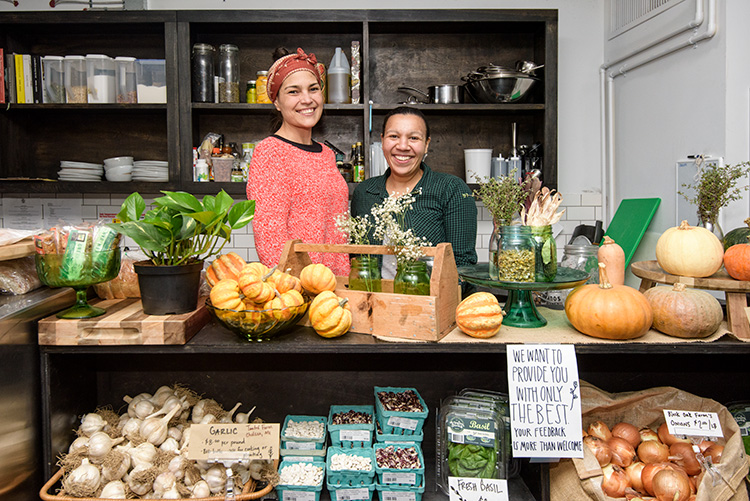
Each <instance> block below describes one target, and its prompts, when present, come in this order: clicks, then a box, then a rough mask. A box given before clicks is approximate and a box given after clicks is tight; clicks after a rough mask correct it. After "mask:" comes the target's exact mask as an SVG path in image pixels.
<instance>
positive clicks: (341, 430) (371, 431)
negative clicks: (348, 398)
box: [328, 405, 375, 448]
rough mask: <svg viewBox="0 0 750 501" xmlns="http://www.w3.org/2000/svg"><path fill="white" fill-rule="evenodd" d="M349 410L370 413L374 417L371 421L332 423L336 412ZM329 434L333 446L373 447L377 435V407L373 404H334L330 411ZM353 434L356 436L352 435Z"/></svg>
mask: <svg viewBox="0 0 750 501" xmlns="http://www.w3.org/2000/svg"><path fill="white" fill-rule="evenodd" d="M348 411H355V412H362V413H365V414H369V415H370V416H371V417H372V419H371V420H370V423H362V424H332V423H333V415H334V414H339V413H342V412H344V413H345V412H348ZM328 434H329V435H330V436H331V445H332V446H333V447H349V448H351V447H372V441H373V438H374V435H375V407H373V406H372V405H332V406H331V410H330V411H329V413H328ZM342 434H343V435H342ZM352 434H353V435H355V436H354V437H352V436H351V435H352Z"/></svg>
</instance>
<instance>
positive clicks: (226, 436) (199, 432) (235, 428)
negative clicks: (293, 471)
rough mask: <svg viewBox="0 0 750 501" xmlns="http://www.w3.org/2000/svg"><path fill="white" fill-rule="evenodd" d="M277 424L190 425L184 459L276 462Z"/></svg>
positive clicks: (277, 456)
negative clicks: (186, 452)
mask: <svg viewBox="0 0 750 501" xmlns="http://www.w3.org/2000/svg"><path fill="white" fill-rule="evenodd" d="M280 428H281V427H280V425H279V423H253V424H193V425H190V442H189V444H188V458H189V459H195V460H200V459H204V460H208V459H235V460H240V459H242V460H250V459H278V458H279V430H280Z"/></svg>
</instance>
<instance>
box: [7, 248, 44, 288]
mask: <svg viewBox="0 0 750 501" xmlns="http://www.w3.org/2000/svg"><path fill="white" fill-rule="evenodd" d="M41 286H42V282H41V281H40V280H39V276H38V275H37V273H36V266H35V264H34V256H26V257H22V258H19V259H11V260H9V261H0V294H12V295H19V294H26V293H27V292H31V291H33V290H34V289H38V288H39V287H41Z"/></svg>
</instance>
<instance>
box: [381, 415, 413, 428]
mask: <svg viewBox="0 0 750 501" xmlns="http://www.w3.org/2000/svg"><path fill="white" fill-rule="evenodd" d="M418 424H419V421H417V420H416V419H410V418H405V417H399V416H391V417H389V418H388V426H393V427H394V428H403V429H405V430H412V431H414V430H416V429H417V425H418Z"/></svg>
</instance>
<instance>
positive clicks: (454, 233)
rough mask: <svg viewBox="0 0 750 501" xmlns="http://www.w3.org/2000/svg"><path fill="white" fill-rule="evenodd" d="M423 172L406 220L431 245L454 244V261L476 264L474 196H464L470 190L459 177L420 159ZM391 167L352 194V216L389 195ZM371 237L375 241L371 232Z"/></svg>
mask: <svg viewBox="0 0 750 501" xmlns="http://www.w3.org/2000/svg"><path fill="white" fill-rule="evenodd" d="M421 168H422V170H423V171H424V173H423V174H422V179H420V180H419V182H418V183H417V185H416V186H415V187H414V190H415V191H416V190H418V189H420V188H421V189H422V193H421V194H420V195H417V197H416V201H415V202H414V204H413V205H412V206H411V209H410V210H408V211H406V215H405V216H406V217H405V223H406V225H407V227H409V228H413V229H414V233H416V234H417V236H420V237H424V238H426V239H427V240H429V241H430V243H431V244H432V245H437V244H439V243H442V242H449V243H450V244H452V245H453V253H454V254H455V257H456V265H458V266H464V265H469V264H476V262H477V251H476V249H475V245H476V239H477V206H476V204H475V203H474V198H472V197H471V196H465V194H469V195H470V194H471V190H470V189H469V187H468V186H466V183H464V182H463V181H462V180H461V179H459V178H458V177H456V176H453V175H451V174H445V173H443V172H434V171H432V170H431V169H430V168H429V167H427V165H425V164H424V163H422V166H421ZM390 174H391V170H390V168H389V169H388V170H387V171H386V172H385V174H384V175H382V176H377V177H373V178H370V179H367V180H365V181H364V182H362V183H360V184H359V185H358V186H357V189H356V190H354V195H353V196H352V208H351V212H352V216H361V215H364V214H369V213H370V208H371V207H372V206H373V205H375V204H379V203H382V202H383V200H385V198H386V197H388V190H386V188H385V180H386V178H387V177H388V176H389V175H390ZM370 241H371V242H372V243H373V244H379V243H381V242H375V241H374V240H373V239H372V236H370Z"/></svg>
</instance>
